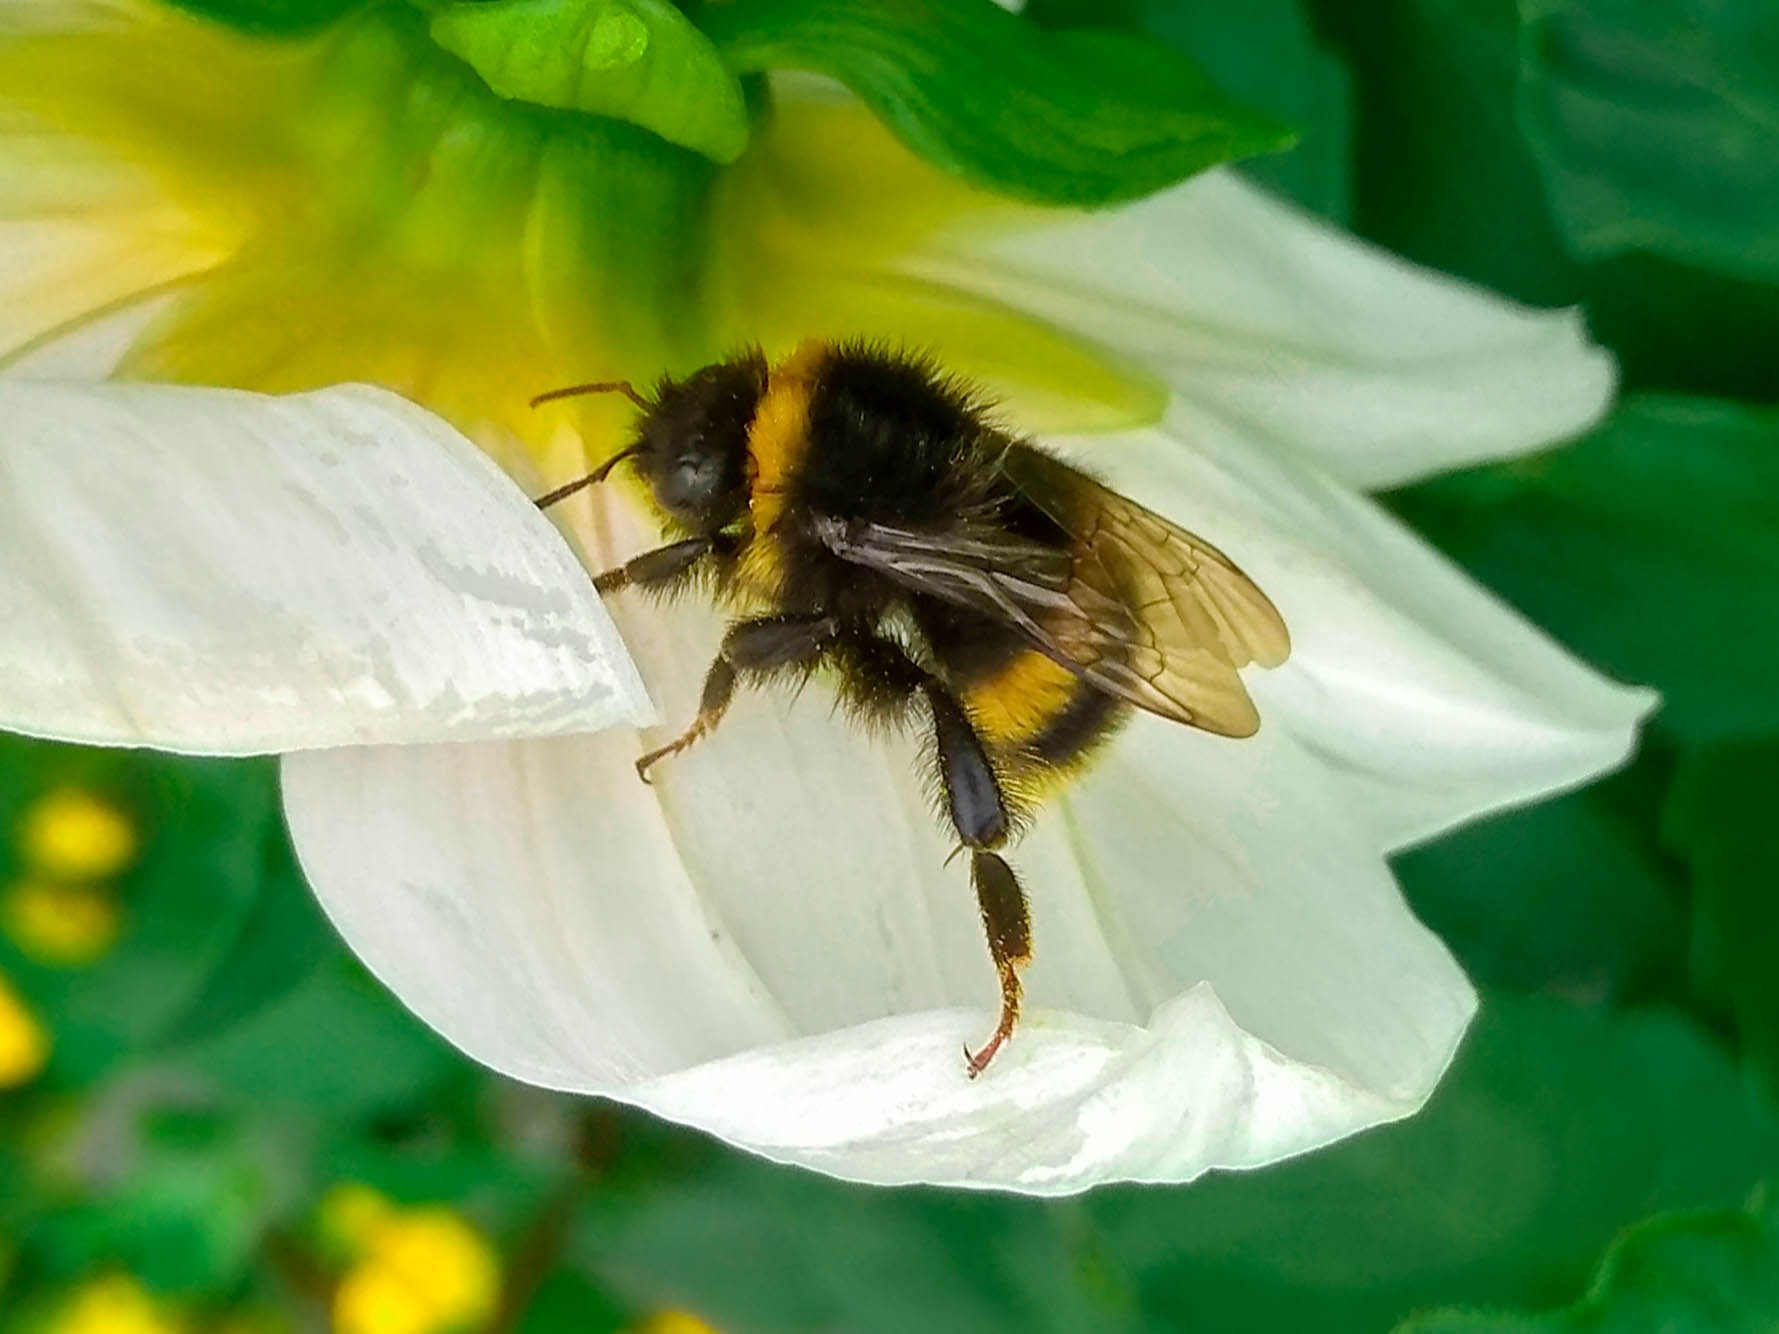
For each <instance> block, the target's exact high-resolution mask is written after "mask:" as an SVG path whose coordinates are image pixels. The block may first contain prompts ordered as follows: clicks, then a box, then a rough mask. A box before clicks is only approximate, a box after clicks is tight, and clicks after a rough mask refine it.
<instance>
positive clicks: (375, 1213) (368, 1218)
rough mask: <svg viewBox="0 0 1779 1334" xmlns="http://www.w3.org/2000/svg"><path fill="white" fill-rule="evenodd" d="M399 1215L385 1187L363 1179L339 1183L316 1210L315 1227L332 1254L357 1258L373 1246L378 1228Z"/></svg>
mask: <svg viewBox="0 0 1779 1334" xmlns="http://www.w3.org/2000/svg"><path fill="white" fill-rule="evenodd" d="M394 1216H395V1205H393V1204H391V1203H390V1202H389V1198H388V1197H387V1196H386V1195H384V1194H383V1193H382V1192H381V1191H378V1190H374V1189H372V1188H371V1187H370V1186H366V1185H364V1184H363V1183H361V1182H357V1181H348V1182H345V1183H343V1184H341V1185H338V1186H335V1187H334V1188H333V1189H332V1190H330V1191H328V1193H327V1194H326V1195H325V1196H323V1197H322V1200H321V1203H320V1204H319V1205H318V1206H317V1207H316V1210H315V1231H316V1233H317V1235H318V1236H319V1237H320V1240H321V1244H322V1246H323V1247H324V1248H325V1249H326V1250H327V1251H328V1253H329V1254H331V1255H333V1256H335V1257H337V1258H340V1259H349V1260H356V1259H358V1258H359V1257H361V1256H362V1255H364V1254H365V1252H367V1251H368V1250H370V1247H371V1239H372V1237H374V1236H375V1235H376V1233H377V1230H378V1229H379V1228H381V1227H382V1226H383V1225H384V1224H386V1223H388V1222H389V1221H390V1219H392V1218H393V1217H394Z"/></svg>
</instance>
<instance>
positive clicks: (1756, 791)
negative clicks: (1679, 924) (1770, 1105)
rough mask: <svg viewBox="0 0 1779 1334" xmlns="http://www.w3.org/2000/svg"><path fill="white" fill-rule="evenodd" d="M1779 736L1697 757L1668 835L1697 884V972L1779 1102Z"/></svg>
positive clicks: (1668, 821)
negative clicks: (1778, 963)
mask: <svg viewBox="0 0 1779 1334" xmlns="http://www.w3.org/2000/svg"><path fill="white" fill-rule="evenodd" d="M1775 775H1779V741H1762V742H1750V743H1744V744H1739V745H1733V746H1722V747H1713V748H1710V749H1707V750H1705V751H1702V752H1700V753H1698V754H1694V755H1689V756H1688V757H1687V758H1686V760H1685V761H1683V762H1682V764H1681V768H1680V774H1679V777H1678V778H1677V779H1676V781H1675V784H1674V790H1673V794H1672V798H1671V800H1670V803H1669V806H1668V810H1667V813H1666V818H1665V819H1664V820H1663V829H1664V833H1665V834H1666V835H1667V837H1668V840H1669V841H1670V842H1671V843H1672V844H1673V845H1674V846H1675V847H1676V848H1677V849H1678V850H1679V851H1680V853H1681V854H1682V855H1683V856H1684V857H1685V858H1686V860H1687V863H1688V865H1689V867H1690V868H1691V871H1692V885H1693V972H1694V979H1695V981H1696V982H1697V983H1698V985H1699V989H1700V991H1701V992H1702V993H1703V994H1705V995H1707V996H1709V997H1712V998H1714V999H1715V1000H1716V1001H1717V1002H1718V1003H1719V1004H1720V1005H1721V1006H1722V1008H1723V1009H1724V1010H1725V1011H1727V1013H1728V1014H1729V1016H1730V1019H1731V1021H1732V1023H1733V1025H1734V1027H1735V1030H1736V1033H1737V1035H1738V1037H1739V1038H1740V1039H1741V1043H1742V1049H1743V1052H1744V1054H1745V1056H1746V1057H1747V1059H1748V1061H1749V1063H1750V1064H1751V1065H1752V1067H1753V1068H1754V1070H1755V1071H1756V1073H1757V1074H1758V1075H1759V1077H1760V1079H1761V1082H1762V1084H1763V1085H1764V1087H1765V1088H1766V1091H1767V1093H1768V1095H1769V1096H1770V1097H1772V1098H1775V1099H1779V969H1776V968H1775V967H1774V966H1773V958H1774V946H1775V943H1779V840H1776V839H1775V838H1774V828H1773V825H1774V819H1775V817H1776V816H1779V801H1775V797H1774V794H1775V792H1776V791H1779V785H1776V780H1775Z"/></svg>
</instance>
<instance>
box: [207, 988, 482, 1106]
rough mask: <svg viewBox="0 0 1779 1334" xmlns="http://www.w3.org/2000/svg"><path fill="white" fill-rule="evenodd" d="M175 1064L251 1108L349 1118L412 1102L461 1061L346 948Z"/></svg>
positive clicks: (457, 1068)
mask: <svg viewBox="0 0 1779 1334" xmlns="http://www.w3.org/2000/svg"><path fill="white" fill-rule="evenodd" d="M178 1055H179V1062H180V1064H181V1065H182V1066H184V1067H185V1068H187V1069H189V1070H190V1071H192V1072H194V1073H197V1074H199V1075H201V1076H203V1077H204V1078H206V1079H207V1080H208V1081H210V1082H212V1083H213V1084H214V1085H216V1086H219V1087H220V1088H222V1089H223V1090H225V1091H228V1092H231V1093H233V1094H235V1095H237V1096H238V1097H239V1098H241V1099H242V1100H243V1101H244V1102H246V1103H248V1104H249V1105H261V1106H268V1105H269V1106H282V1107H287V1108H297V1109H301V1110H302V1112H303V1113H304V1114H306V1115H309V1116H314V1117H322V1118H329V1119H336V1120H352V1119H358V1118H364V1117H368V1116H374V1115H377V1114H380V1113H387V1112H397V1111H402V1110H407V1109H410V1108H412V1107H414V1106H416V1105H417V1104H419V1103H420V1102H422V1101H423V1100H424V1099H425V1098H426V1097H427V1096H428V1095H429V1094H431V1093H433V1092H435V1091H436V1090H437V1089H438V1088H439V1086H440V1084H441V1083H442V1082H443V1081H444V1080H445V1079H446V1078H447V1077H449V1076H450V1075H452V1074H453V1073H455V1072H459V1071H461V1070H463V1069H464V1065H463V1062H462V1061H461V1059H460V1058H459V1057H457V1056H456V1054H455V1053H454V1052H453V1051H452V1050H451V1049H450V1048H449V1047H447V1046H446V1045H445V1044H444V1042H443V1041H442V1040H441V1039H440V1038H438V1037H436V1036H434V1035H433V1034H432V1033H431V1032H430V1031H429V1030H428V1029H426V1028H425V1027H423V1026H422V1025H421V1023H420V1021H419V1020H417V1019H415V1018H414V1017H413V1016H412V1015H410V1014H408V1013H407V1012H406V1011H405V1010H403V1009H402V1008H401V1007H400V1006H399V1005H397V1004H396V1002H395V1001H394V999H393V998H391V997H390V995H389V993H388V992H386V991H384V990H383V988H382V987H380V986H379V985H378V984H377V983H375V982H373V981H372V980H371V979H370V978H368V977H367V976H365V974H364V973H363V972H362V971H361V970H360V969H359V968H358V967H357V965H356V964H354V963H353V962H352V961H351V960H350V959H348V958H346V957H344V956H343V955H336V956H333V957H332V958H330V959H328V960H327V961H326V962H325V963H324V964H323V966H322V967H320V968H317V969H316V970H314V971H313V972H312V973H310V974H309V975H308V976H307V977H306V978H305V979H304V980H303V982H302V984H301V985H300V986H298V987H296V988H294V989H293V990H291V991H289V992H288V993H286V994H285V995H284V996H283V997H282V998H280V999H279V1000H278V1001H276V1002H275V1003H273V1004H271V1005H268V1006H266V1007H265V1008H264V1009H262V1010H260V1011H259V1012H258V1013H257V1014H255V1015H253V1016H252V1017H251V1018H249V1019H247V1020H245V1021H244V1022H242V1023H238V1024H236V1025H234V1026H233V1027H231V1028H229V1029H227V1030H226V1031H225V1032H223V1033H221V1034H220V1035H219V1036H217V1037H216V1038H214V1039H212V1040H211V1041H209V1042H204V1043H199V1044H195V1045H194V1046H192V1047H190V1048H187V1049H184V1050H182V1051H181V1052H180V1053H179V1054H178Z"/></svg>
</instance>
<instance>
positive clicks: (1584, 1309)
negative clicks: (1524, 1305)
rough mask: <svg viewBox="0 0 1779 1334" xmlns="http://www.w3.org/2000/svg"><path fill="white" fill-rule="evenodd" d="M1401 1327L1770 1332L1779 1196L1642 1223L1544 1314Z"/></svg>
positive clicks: (1494, 1333) (1402, 1333)
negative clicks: (1562, 1303)
mask: <svg viewBox="0 0 1779 1334" xmlns="http://www.w3.org/2000/svg"><path fill="white" fill-rule="evenodd" d="M1397 1328H1398V1331H1399V1334H1584V1332H1585V1334H1654V1331H1661V1334H1771V1331H1772V1330H1773V1329H1775V1328H1779V1204H1776V1203H1775V1202H1774V1201H1773V1200H1771V1199H1769V1200H1767V1201H1766V1202H1765V1203H1761V1202H1757V1203H1756V1204H1755V1205H1754V1207H1753V1208H1751V1209H1750V1210H1748V1211H1747V1212H1744V1213H1710V1214H1676V1215H1672V1216H1669V1217H1665V1218H1652V1219H1649V1220H1648V1221H1647V1222H1644V1223H1641V1224H1639V1225H1638V1226H1637V1227H1636V1228H1634V1229H1633V1230H1632V1231H1631V1232H1629V1233H1628V1234H1626V1235H1625V1236H1624V1237H1623V1238H1622V1239H1621V1240H1620V1241H1619V1242H1618V1243H1617V1244H1616V1245H1615V1246H1613V1248H1612V1249H1611V1250H1610V1251H1608V1252H1607V1254H1606V1259H1605V1262H1604V1263H1603V1264H1602V1265H1601V1266H1600V1274H1599V1277H1598V1278H1597V1279H1596V1280H1595V1281H1594V1286H1593V1288H1592V1289H1591V1290H1590V1291H1589V1292H1588V1294H1587V1296H1585V1297H1583V1298H1582V1299H1581V1300H1580V1301H1579V1302H1577V1303H1576V1304H1575V1305H1574V1306H1571V1307H1569V1308H1568V1309H1566V1310H1562V1311H1553V1312H1550V1313H1548V1314H1546V1315H1535V1316H1534V1315H1486V1314H1481V1313H1477V1312H1437V1313H1434V1314H1431V1315H1426V1316H1421V1317H1417V1318H1416V1319H1413V1320H1409V1321H1407V1322H1406V1323H1404V1324H1402V1325H1399V1326H1398V1327H1397Z"/></svg>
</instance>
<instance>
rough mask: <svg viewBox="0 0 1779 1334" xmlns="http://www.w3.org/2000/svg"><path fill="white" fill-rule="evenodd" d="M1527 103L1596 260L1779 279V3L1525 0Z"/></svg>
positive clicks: (1563, 206)
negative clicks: (1652, 260) (1663, 262)
mask: <svg viewBox="0 0 1779 1334" xmlns="http://www.w3.org/2000/svg"><path fill="white" fill-rule="evenodd" d="M1522 10H1523V12H1524V14H1525V28H1524V32H1523V34H1522V52H1523V70H1522V76H1521V84H1520V97H1521V107H1522V109H1523V112H1524V116H1525V123H1526V125H1527V129H1528V134H1529V136H1530V139H1531V142H1532V146H1533V148H1534V149H1535V150H1536V151H1537V154H1538V161H1539V165H1540V166H1541V168H1542V169H1543V172H1544V178H1545V181H1546V183H1547V185H1548V186H1549V188H1550V194H1551V200H1552V202H1553V204H1554V206H1555V209H1556V215H1557V219H1558V221H1559V222H1560V223H1561V224H1562V226H1563V229H1564V232H1565V234H1566V236H1567V237H1568V239H1569V241H1570V243H1571V244H1572V245H1573V246H1574V247H1575V249H1576V250H1577V251H1578V252H1579V253H1580V254H1582V255H1584V256H1588V257H1600V256H1604V255H1613V254H1618V253H1619V252H1621V251H1626V250H1647V251H1651V252H1654V253H1657V254H1664V255H1668V256H1670V257H1673V258H1676V259H1681V260H1687V261H1690V262H1693V263H1696V264H1702V265H1705V266H1707V267H1711V268H1717V269H1721V270H1723V271H1725V272H1727V273H1733V274H1738V275H1741V276H1743V277H1752V278H1759V279H1763V280H1765V281H1768V282H1772V281H1779V228H1775V227H1774V226H1773V219H1774V218H1775V217H1776V216H1779V148H1776V147H1775V145H1776V144H1779V8H1775V7H1774V6H1773V5H1772V4H1771V3H1770V0H1712V3H1710V4H1708V5H1705V6H1701V5H1699V4H1698V3H1696V0H1522Z"/></svg>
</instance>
